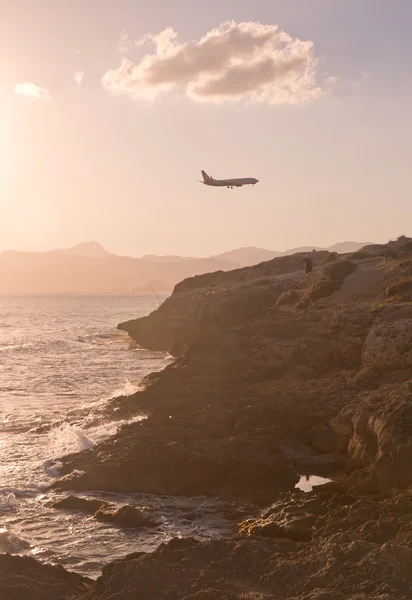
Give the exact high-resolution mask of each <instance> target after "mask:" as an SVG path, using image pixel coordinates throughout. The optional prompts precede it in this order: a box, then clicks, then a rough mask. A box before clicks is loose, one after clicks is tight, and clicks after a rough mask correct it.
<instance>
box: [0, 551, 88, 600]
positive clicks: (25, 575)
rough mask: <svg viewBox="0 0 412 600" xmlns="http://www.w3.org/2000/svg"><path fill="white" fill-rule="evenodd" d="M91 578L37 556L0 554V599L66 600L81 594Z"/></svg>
mask: <svg viewBox="0 0 412 600" xmlns="http://www.w3.org/2000/svg"><path fill="white" fill-rule="evenodd" d="M91 583H92V581H91V580H90V579H87V578H86V577H81V576H80V575H77V574H75V573H69V572H68V571H66V570H65V569H64V568H63V567H61V566H51V565H42V564H40V563H38V562H37V561H36V560H34V558H29V557H22V556H11V555H10V554H0V598H1V600H65V599H68V598H73V597H78V596H79V595H81V594H82V593H83V592H84V591H86V590H87V589H88V588H89V587H90V585H91Z"/></svg>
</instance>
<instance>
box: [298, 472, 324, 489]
mask: <svg viewBox="0 0 412 600" xmlns="http://www.w3.org/2000/svg"><path fill="white" fill-rule="evenodd" d="M331 481H332V480H331V479H326V478H325V477H319V476H318V475H301V476H300V479H299V481H298V483H297V484H296V485H295V487H296V488H298V489H299V490H302V492H311V491H312V490H313V488H314V487H316V486H318V485H325V483H330V482H331Z"/></svg>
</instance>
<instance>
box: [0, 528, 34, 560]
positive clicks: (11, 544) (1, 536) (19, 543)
mask: <svg viewBox="0 0 412 600" xmlns="http://www.w3.org/2000/svg"><path fill="white" fill-rule="evenodd" d="M28 548H30V544H29V543H28V542H26V540H24V539H23V538H21V537H19V536H18V535H16V534H14V533H13V532H12V531H9V530H8V529H6V527H0V552H1V553H9V554H19V553H20V552H23V550H27V549H28Z"/></svg>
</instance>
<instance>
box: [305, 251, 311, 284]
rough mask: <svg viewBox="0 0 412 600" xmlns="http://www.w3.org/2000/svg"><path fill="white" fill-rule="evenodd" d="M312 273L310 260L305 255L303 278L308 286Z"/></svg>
mask: <svg viewBox="0 0 412 600" xmlns="http://www.w3.org/2000/svg"><path fill="white" fill-rule="evenodd" d="M312 271H313V263H312V259H311V258H310V257H309V256H308V255H306V256H305V278H306V283H307V284H308V285H309V284H310V280H311V277H312Z"/></svg>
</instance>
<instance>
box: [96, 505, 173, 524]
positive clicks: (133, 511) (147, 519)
mask: <svg viewBox="0 0 412 600" xmlns="http://www.w3.org/2000/svg"><path fill="white" fill-rule="evenodd" d="M94 518H95V519H97V520H98V521H104V522H106V523H114V524H115V525H118V526H119V527H135V528H140V527H150V528H155V527H158V525H160V524H161V521H160V519H158V518H155V517H154V516H153V515H151V514H150V511H148V510H147V509H139V508H137V507H136V506H130V505H127V506H122V507H121V508H119V509H118V510H115V511H108V510H104V509H100V510H98V511H97V512H96V514H95V515H94Z"/></svg>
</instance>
